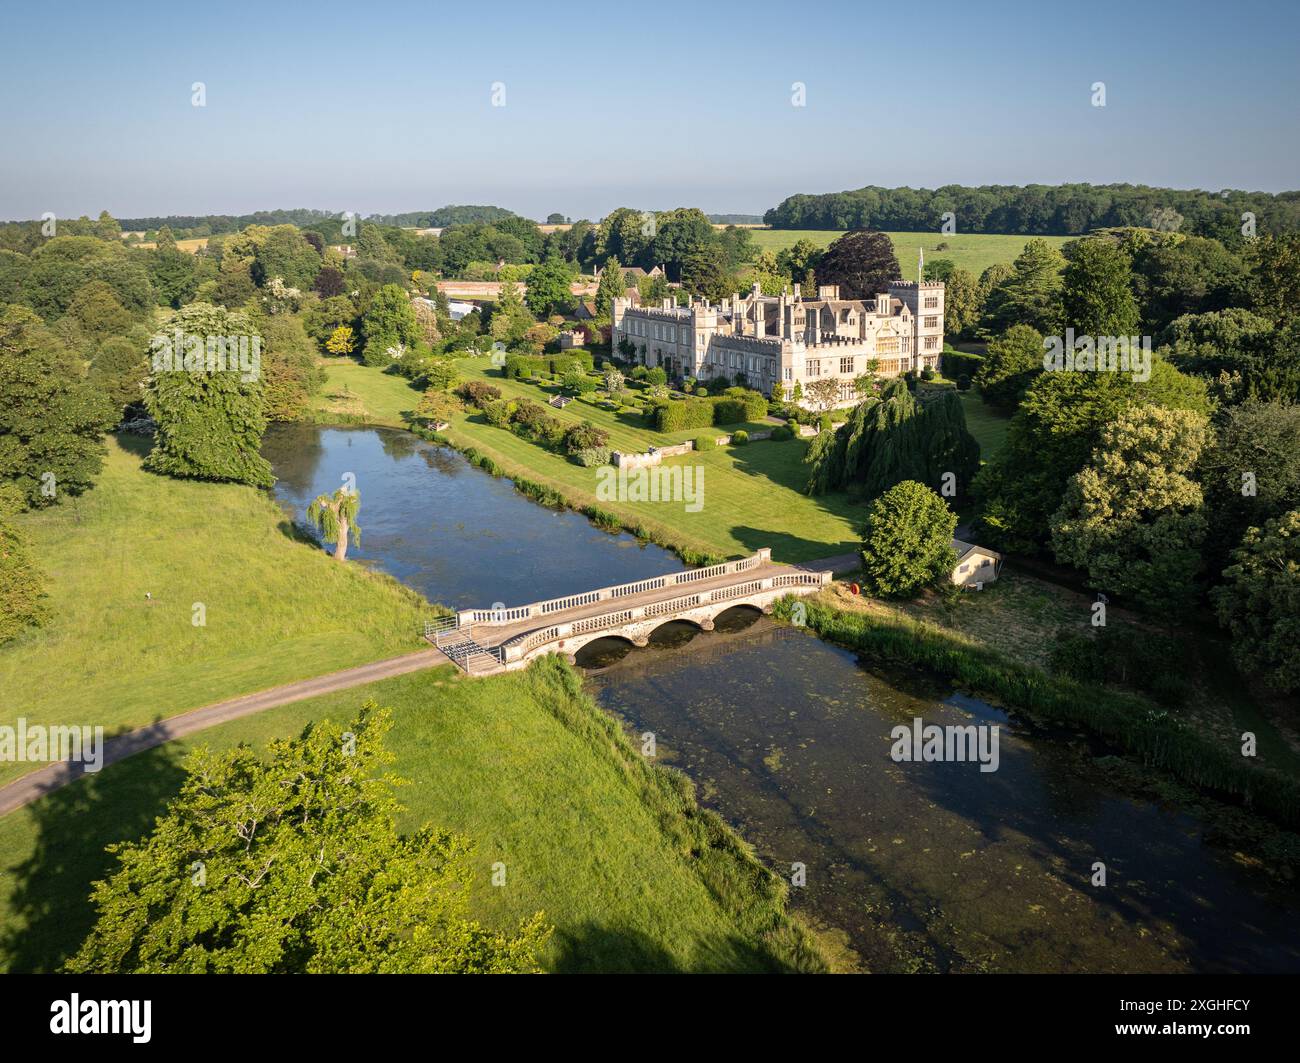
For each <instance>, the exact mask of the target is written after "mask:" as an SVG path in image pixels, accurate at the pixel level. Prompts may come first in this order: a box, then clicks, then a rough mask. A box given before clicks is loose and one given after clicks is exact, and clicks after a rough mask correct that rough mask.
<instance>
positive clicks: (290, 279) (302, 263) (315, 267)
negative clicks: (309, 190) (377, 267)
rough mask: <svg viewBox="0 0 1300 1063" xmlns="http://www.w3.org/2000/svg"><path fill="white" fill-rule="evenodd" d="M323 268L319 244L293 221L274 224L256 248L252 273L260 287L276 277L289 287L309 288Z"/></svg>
mask: <svg viewBox="0 0 1300 1063" xmlns="http://www.w3.org/2000/svg"><path fill="white" fill-rule="evenodd" d="M362 228H363V229H364V228H369V227H368V226H363V227H362ZM367 257H369V256H367ZM320 269H321V257H320V255H319V254H318V253H317V251H316V248H314V247H313V246H312V245H311V244H310V243H308V242H307V241H306V240H304V239H303V236H302V233H301V232H299V231H298V228H297V227H296V226H293V225H277V226H275V227H274V228H272V229H271V230H270V231H269V232H267V233H266V234H265V236H264V237H263V238H262V239H261V240H259V241H258V242H257V244H256V246H255V248H254V252H253V266H252V271H251V273H252V278H253V282H254V283H255V284H256V285H257V286H258V287H259V288H263V287H265V286H266V285H267V284H269V283H270V282H271V281H272V280H273V279H274V278H276V277H279V278H280V279H281V280H282V281H284V283H285V284H286V285H287V286H288V287H290V288H298V289H303V288H310V287H311V284H312V281H314V280H315V279H316V274H318V273H319V272H320Z"/></svg>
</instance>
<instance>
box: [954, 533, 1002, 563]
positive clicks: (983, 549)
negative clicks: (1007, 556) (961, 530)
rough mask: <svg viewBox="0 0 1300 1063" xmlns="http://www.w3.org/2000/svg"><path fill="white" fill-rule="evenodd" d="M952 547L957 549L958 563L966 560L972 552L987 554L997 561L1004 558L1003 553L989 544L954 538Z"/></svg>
mask: <svg viewBox="0 0 1300 1063" xmlns="http://www.w3.org/2000/svg"><path fill="white" fill-rule="evenodd" d="M952 548H953V549H954V550H956V551H957V563H958V564H961V563H962V562H963V561H965V560H966V558H968V557H970V556H971V554H985V555H987V556H988V557H991V558H993V559H994V560H995V561H1001V560H1002V555H1001V554H1000V553H998V552H997V551H996V550H992V549H990V548H989V547H987V546H980V545H979V544H978V543H966V542H962V541H961V540H960V539H954V540H953V541H952Z"/></svg>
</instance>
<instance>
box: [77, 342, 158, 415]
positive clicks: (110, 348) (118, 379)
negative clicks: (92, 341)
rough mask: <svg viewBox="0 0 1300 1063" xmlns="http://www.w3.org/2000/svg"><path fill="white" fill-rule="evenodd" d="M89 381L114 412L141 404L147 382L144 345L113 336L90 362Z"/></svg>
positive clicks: (119, 412)
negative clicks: (110, 404)
mask: <svg viewBox="0 0 1300 1063" xmlns="http://www.w3.org/2000/svg"><path fill="white" fill-rule="evenodd" d="M89 380H90V383H91V385H92V386H93V387H94V388H95V390H96V391H98V392H99V393H100V394H102V395H103V396H104V397H105V398H107V399H108V401H109V402H111V403H112V404H113V408H114V409H115V410H116V411H117V417H118V420H121V417H122V413H123V411H124V410H125V409H126V408H127V407H128V406H134V405H135V404H137V403H141V402H143V401H144V389H145V386H146V385H147V384H148V383H149V359H148V357H147V356H146V355H145V349H144V344H143V342H141V341H139V340H135V339H131V338H128V337H126V336H114V337H112V338H110V339H107V340H105V341H104V342H103V343H101V344H100V345H99V350H97V351H96V352H95V357H94V359H93V360H92V361H91V363H90V373H89Z"/></svg>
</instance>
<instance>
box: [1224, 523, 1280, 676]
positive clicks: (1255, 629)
mask: <svg viewBox="0 0 1300 1063" xmlns="http://www.w3.org/2000/svg"><path fill="white" fill-rule="evenodd" d="M1232 560H1233V563H1232V564H1231V565H1229V566H1228V567H1227V568H1226V569H1225V570H1224V573H1223V575H1224V584H1223V586H1221V587H1219V588H1217V589H1216V590H1215V591H1214V602H1215V606H1216V607H1217V609H1218V614H1219V622H1220V623H1221V624H1222V625H1223V626H1224V627H1226V628H1227V629H1228V630H1229V631H1230V632H1231V634H1232V654H1233V657H1234V658H1235V659H1236V662H1237V666H1238V667H1239V668H1240V669H1241V670H1242V671H1243V672H1245V673H1246V674H1247V675H1249V676H1252V677H1258V678H1262V679H1263V680H1264V681H1265V682H1266V683H1268V684H1269V685H1270V686H1272V687H1274V688H1275V689H1277V690H1282V691H1292V690H1297V689H1300V649H1298V647H1300V509H1293V510H1290V511H1289V512H1287V513H1284V514H1283V515H1282V516H1280V517H1277V518H1276V519H1274V520H1270V521H1266V522H1265V523H1264V526H1263V527H1262V528H1249V529H1247V531H1246V534H1245V536H1244V538H1243V539H1242V541H1241V546H1240V547H1239V548H1238V549H1237V550H1235V551H1234V552H1233V555H1232Z"/></svg>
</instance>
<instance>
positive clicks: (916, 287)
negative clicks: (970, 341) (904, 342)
mask: <svg viewBox="0 0 1300 1063" xmlns="http://www.w3.org/2000/svg"><path fill="white" fill-rule="evenodd" d="M889 295H890V297H891V298H893V299H897V300H898V301H899V302H901V303H902V304H903V305H904V306H906V307H907V308H908V309H909V310H910V311H911V312H912V318H913V320H914V321H915V322H916V326H915V328H914V329H913V332H912V337H913V341H912V366H911V368H913V369H916V370H921V369H926V368H930V369H936V370H937V369H938V368H939V356H940V354H942V353H943V281H892V282H890V285H889Z"/></svg>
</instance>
